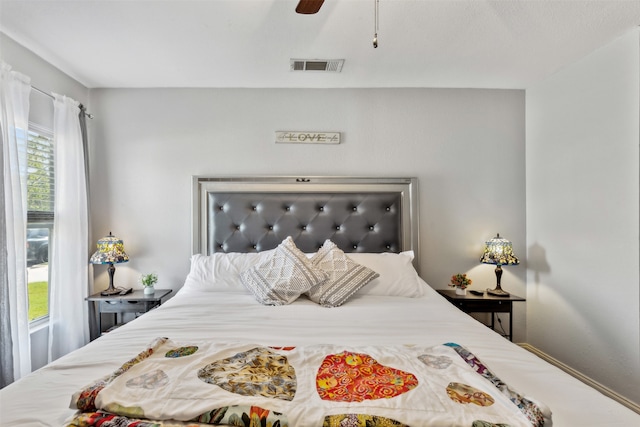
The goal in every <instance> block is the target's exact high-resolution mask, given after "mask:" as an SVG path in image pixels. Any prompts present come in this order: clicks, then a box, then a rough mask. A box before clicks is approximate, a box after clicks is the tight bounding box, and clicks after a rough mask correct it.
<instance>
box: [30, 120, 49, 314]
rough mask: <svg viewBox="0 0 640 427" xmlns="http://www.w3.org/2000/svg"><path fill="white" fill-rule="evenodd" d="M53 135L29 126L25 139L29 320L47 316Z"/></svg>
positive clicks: (37, 127)
mask: <svg viewBox="0 0 640 427" xmlns="http://www.w3.org/2000/svg"><path fill="white" fill-rule="evenodd" d="M53 164H54V158H53V135H52V132H51V131H50V130H47V129H44V128H41V127H39V126H37V125H33V124H30V125H29V138H28V141H27V282H28V284H27V286H28V287H29V289H28V294H29V321H35V320H38V319H42V318H45V317H47V316H48V315H49V239H50V237H51V235H52V230H53V207H54V205H53V202H54V193H55V191H54V190H55V187H54V170H53Z"/></svg>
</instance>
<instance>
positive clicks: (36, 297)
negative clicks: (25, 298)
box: [29, 282, 49, 321]
mask: <svg viewBox="0 0 640 427" xmlns="http://www.w3.org/2000/svg"><path fill="white" fill-rule="evenodd" d="M47 314H49V283H48V282H31V283H29V321H32V320H35V319H38V318H40V317H43V316H46V315H47Z"/></svg>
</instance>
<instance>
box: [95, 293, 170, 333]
mask: <svg viewBox="0 0 640 427" xmlns="http://www.w3.org/2000/svg"><path fill="white" fill-rule="evenodd" d="M171 292H172V290H171V289H156V290H155V292H154V293H153V294H145V293H144V290H142V289H140V290H136V291H133V292H131V293H129V294H126V295H109V296H103V295H100V293H99V292H98V293H97V294H93V295H91V296H89V297H87V298H86V300H87V301H90V302H93V303H94V304H95V306H96V310H98V330H99V331H100V333H102V313H113V316H114V319H113V320H114V324H115V325H118V314H120V322H121V323H122V321H123V320H122V317H123V316H122V315H123V314H124V313H135V314H144V313H146V312H148V311H149V310H151V309H153V308H156V307H158V306H159V305H160V304H162V299H163V298H164V297H166V296H167V295H169V294H170V293H171Z"/></svg>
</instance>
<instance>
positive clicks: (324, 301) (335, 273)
mask: <svg viewBox="0 0 640 427" xmlns="http://www.w3.org/2000/svg"><path fill="white" fill-rule="evenodd" d="M311 263H312V264H313V265H314V266H316V267H318V268H321V269H322V270H324V271H325V272H327V273H328V274H329V279H327V280H326V281H325V282H322V283H321V284H319V285H316V286H314V287H313V288H311V289H310V290H309V292H307V294H306V295H307V296H308V297H309V299H310V300H311V301H313V302H315V303H318V304H320V305H322V306H324V307H338V306H340V305H342V304H344V303H345V302H346V301H347V300H348V299H349V298H350V297H351V295H353V294H354V293H355V292H356V291H357V290H358V289H360V288H362V287H363V286H364V285H366V284H367V283H369V282H370V281H371V280H373V279H375V278H376V277H378V276H379V275H378V273H376V272H375V271H373V270H371V269H370V268H368V267H365V266H364V265H360V264H358V263H357V262H355V261H354V260H352V259H351V258H349V257H348V256H347V254H345V253H344V252H343V251H342V250H341V249H340V248H338V247H337V246H336V244H335V243H333V242H332V241H331V240H326V241H325V242H324V244H323V245H322V247H321V248H320V249H319V250H318V252H317V253H315V254H314V255H313V256H312V257H311Z"/></svg>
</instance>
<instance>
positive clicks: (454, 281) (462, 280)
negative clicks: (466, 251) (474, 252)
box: [449, 273, 473, 295]
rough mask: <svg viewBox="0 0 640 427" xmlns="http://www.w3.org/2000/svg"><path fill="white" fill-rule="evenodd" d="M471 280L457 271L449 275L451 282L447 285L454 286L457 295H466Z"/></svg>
mask: <svg viewBox="0 0 640 427" xmlns="http://www.w3.org/2000/svg"><path fill="white" fill-rule="evenodd" d="M471 283H473V282H472V280H471V279H469V278H468V277H467V275H466V274H464V273H458V274H454V275H453V276H451V283H449V286H451V287H454V288H456V294H457V295H466V294H467V287H468V286H469V285H471Z"/></svg>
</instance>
